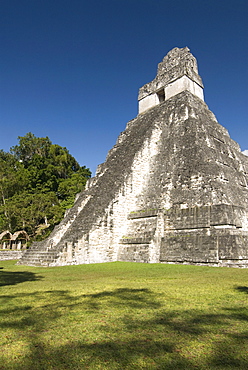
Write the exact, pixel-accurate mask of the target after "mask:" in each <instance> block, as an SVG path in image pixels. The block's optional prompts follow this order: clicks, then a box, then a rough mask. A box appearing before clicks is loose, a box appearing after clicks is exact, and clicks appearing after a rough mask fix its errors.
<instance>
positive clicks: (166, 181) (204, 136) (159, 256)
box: [19, 48, 248, 267]
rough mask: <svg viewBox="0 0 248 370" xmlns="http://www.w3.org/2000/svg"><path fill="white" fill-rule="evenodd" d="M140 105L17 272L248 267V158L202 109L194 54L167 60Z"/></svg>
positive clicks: (174, 53)
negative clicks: (111, 265) (87, 266)
mask: <svg viewBox="0 0 248 370" xmlns="http://www.w3.org/2000/svg"><path fill="white" fill-rule="evenodd" d="M138 100H139V115H138V116H137V117H136V118H135V119H133V120H131V121H130V122H128V124H127V127H126V129H125V131H124V132H122V133H121V134H120V136H119V138H118V139H117V142H116V145H114V147H113V148H112V149H111V150H110V151H109V153H108V156H107V158H106V161H105V162H104V163H103V164H101V165H100V166H98V169H97V172H96V176H95V177H93V178H92V179H90V180H89V181H88V183H87V187H86V189H85V190H84V191H83V192H82V193H81V194H80V195H79V197H78V198H77V199H76V201H75V204H74V206H73V207H72V208H71V209H70V210H69V211H68V212H67V214H66V216H65V218H64V219H63V220H62V222H61V223H60V224H59V225H58V226H56V227H55V229H54V231H53V232H52V233H51V235H50V236H49V237H48V238H47V239H46V240H44V241H42V242H39V243H34V244H33V245H32V247H31V248H30V249H29V250H27V251H26V252H25V253H24V255H23V257H22V258H21V260H20V261H19V263H20V264H27V265H41V266H54V265H66V264H83V263H97V262H110V261H134V262H149V263H155V262H167V263H197V264H211V265H215V266H240V267H247V266H248V219H247V210H248V186H247V181H248V157H246V156H245V155H243V154H242V153H241V151H240V148H239V145H238V144H237V143H236V142H234V141H233V140H232V139H231V138H230V137H229V134H228V132H227V130H226V129H225V128H224V127H223V126H221V125H220V124H219V123H218V122H217V120H216V118H215V116H214V114H213V113H212V112H211V111H210V110H209V109H208V107H207V105H206V104H205V103H204V97H203V84H202V81H201V78H200V76H199V75H198V69H197V62H196V59H195V57H194V56H193V55H192V54H191V53H190V51H189V49H188V48H182V49H180V48H174V49H173V50H171V51H170V52H169V53H168V54H167V56H166V57H165V58H164V59H163V61H162V62H161V63H160V64H159V65H158V72H157V76H156V78H155V79H154V80H153V81H152V82H150V83H148V84H146V85H145V86H143V87H142V88H141V89H140V91H139V98H138Z"/></svg>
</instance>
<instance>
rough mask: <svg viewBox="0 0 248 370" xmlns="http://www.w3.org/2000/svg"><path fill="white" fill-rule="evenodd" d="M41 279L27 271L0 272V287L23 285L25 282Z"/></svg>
mask: <svg viewBox="0 0 248 370" xmlns="http://www.w3.org/2000/svg"><path fill="white" fill-rule="evenodd" d="M41 279H42V276H39V275H37V274H35V273H33V272H29V271H20V272H11V271H0V286H5V285H16V284H20V283H23V282H25V281H37V280H41Z"/></svg>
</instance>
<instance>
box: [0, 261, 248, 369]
mask: <svg viewBox="0 0 248 370" xmlns="http://www.w3.org/2000/svg"><path fill="white" fill-rule="evenodd" d="M0 303H1V306H0V312H1V313H0V326H1V332H0V333H1V335H0V340H1V345H0V369H1V370H5V369H8V370H9V369H18V370H38V369H39V370H46V369H60V370H61V369H94V370H95V369H174V370H177V369H189V370H190V369H248V310H247V303H248V269H234V268H215V267H202V266H186V265H166V264H138V263H136V264H135V263H125V262H123V263H122V262H114V263H106V264H93V265H81V266H65V267H52V268H38V267H25V266H16V265H15V261H0Z"/></svg>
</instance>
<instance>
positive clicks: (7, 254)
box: [0, 250, 23, 261]
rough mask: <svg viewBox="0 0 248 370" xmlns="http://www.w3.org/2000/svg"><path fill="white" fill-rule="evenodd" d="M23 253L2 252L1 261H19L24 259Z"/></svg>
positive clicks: (0, 252)
mask: <svg viewBox="0 0 248 370" xmlns="http://www.w3.org/2000/svg"><path fill="white" fill-rule="evenodd" d="M22 254H23V252H22V251H13V250H4V251H0V261H6V260H19V259H20V258H21V257H22Z"/></svg>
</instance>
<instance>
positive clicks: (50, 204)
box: [0, 132, 91, 239]
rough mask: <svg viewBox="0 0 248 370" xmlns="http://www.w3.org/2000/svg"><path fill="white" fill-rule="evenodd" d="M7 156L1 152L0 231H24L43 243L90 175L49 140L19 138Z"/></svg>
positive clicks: (30, 134)
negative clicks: (43, 239)
mask: <svg viewBox="0 0 248 370" xmlns="http://www.w3.org/2000/svg"><path fill="white" fill-rule="evenodd" d="M18 140H19V143H18V145H15V146H13V147H12V148H11V149H10V152H9V153H8V152H4V151H3V150H0V231H3V230H5V229H8V230H10V231H11V232H12V233H13V232H15V231H17V230H20V229H24V230H26V231H27V233H28V234H29V235H30V236H31V237H32V238H34V239H42V238H43V237H45V236H46V235H47V234H48V233H49V232H50V231H51V230H52V229H53V227H54V226H55V225H56V224H57V223H59V222H60V220H61V219H62V218H63V215H64V213H65V210H66V209H67V208H70V207H71V206H72V205H73V203H74V199H75V196H76V194H77V193H79V192H80V191H82V190H83V189H84V187H85V184H86V181H87V179H89V178H90V176H91V172H90V170H89V169H88V168H86V167H85V166H80V165H79V163H78V162H77V161H76V159H75V158H74V157H73V156H72V155H71V154H70V153H69V151H68V150H67V149H66V148H64V147H61V146H60V145H57V144H52V142H51V140H50V139H49V138H48V137H36V136H35V135H34V134H32V133H31V132H29V133H27V134H26V135H25V136H19V137H18Z"/></svg>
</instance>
